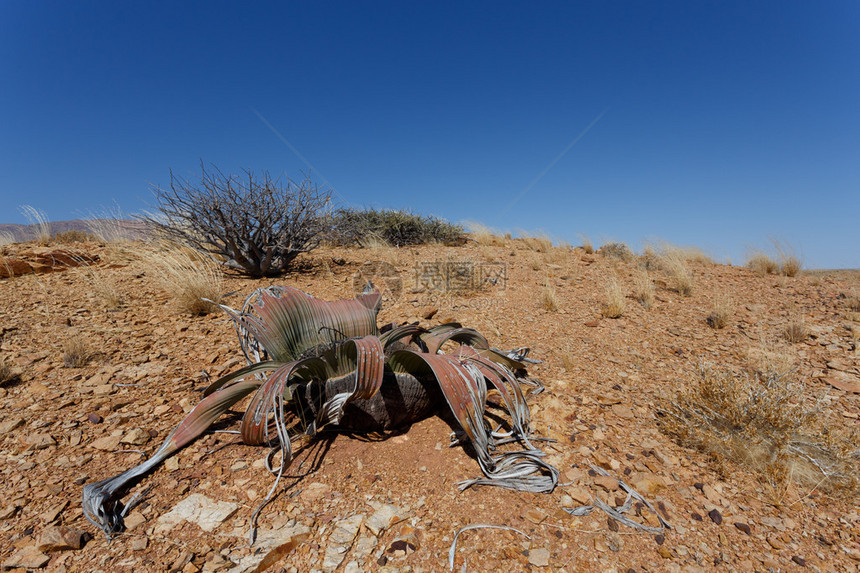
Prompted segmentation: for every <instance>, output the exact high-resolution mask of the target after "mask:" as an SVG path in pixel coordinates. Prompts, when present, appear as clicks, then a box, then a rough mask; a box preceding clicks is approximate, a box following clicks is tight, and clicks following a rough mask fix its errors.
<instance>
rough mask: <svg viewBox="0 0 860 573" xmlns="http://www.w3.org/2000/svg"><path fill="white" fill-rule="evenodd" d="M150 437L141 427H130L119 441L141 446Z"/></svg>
mask: <svg viewBox="0 0 860 573" xmlns="http://www.w3.org/2000/svg"><path fill="white" fill-rule="evenodd" d="M149 439H150V436H149V432H147V431H146V430H144V429H143V428H132V429H131V430H129V431H128V433H126V435H124V436H123V437H122V439H121V440H120V443H123V444H130V445H132V446H142V445H143V444H145V443H146V442H148V441H149Z"/></svg>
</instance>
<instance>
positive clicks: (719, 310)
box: [706, 294, 735, 330]
mask: <svg viewBox="0 0 860 573" xmlns="http://www.w3.org/2000/svg"><path fill="white" fill-rule="evenodd" d="M734 312H735V304H734V301H733V300H732V299H731V297H729V296H726V295H724V294H718V295H717V296H715V297H714V301H713V305H712V308H711V314H709V315H708V318H707V319H706V322H707V323H708V326H710V327H711V328H713V329H715V330H719V329H722V328H725V327H726V325H727V324H728V323H729V320H731V318H732V316H733V315H734Z"/></svg>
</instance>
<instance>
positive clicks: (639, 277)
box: [633, 269, 654, 309]
mask: <svg viewBox="0 0 860 573" xmlns="http://www.w3.org/2000/svg"><path fill="white" fill-rule="evenodd" d="M633 296H634V298H636V300H637V301H639V304H641V305H642V306H644V307H645V308H646V309H647V308H651V306H652V305H653V304H654V281H652V280H651V276H650V275H649V274H648V271H646V270H645V269H640V270H639V271H637V272H636V273H635V274H634V275H633Z"/></svg>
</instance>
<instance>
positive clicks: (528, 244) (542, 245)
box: [520, 232, 552, 253]
mask: <svg viewBox="0 0 860 573" xmlns="http://www.w3.org/2000/svg"><path fill="white" fill-rule="evenodd" d="M520 237H521V238H520V241H521V242H522V244H523V245H524V246H525V248H526V249H528V250H530V251H535V252H537V253H546V252H549V251H550V250H552V239H550V238H549V237H547V236H546V235H534V236H533V235H529V234H528V233H525V232H520Z"/></svg>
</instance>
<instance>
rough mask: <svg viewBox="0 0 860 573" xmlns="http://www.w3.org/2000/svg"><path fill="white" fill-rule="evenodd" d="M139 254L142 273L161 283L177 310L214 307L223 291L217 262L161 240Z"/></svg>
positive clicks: (193, 311) (204, 310) (195, 311)
mask: <svg viewBox="0 0 860 573" xmlns="http://www.w3.org/2000/svg"><path fill="white" fill-rule="evenodd" d="M141 256H142V260H143V264H144V267H145V270H146V273H147V274H151V275H152V276H153V277H154V278H155V279H156V280H157V281H158V282H159V283H160V284H161V287H162V288H163V289H164V290H165V291H167V292H168V294H169V295H170V296H171V297H172V298H173V300H174V301H175V303H176V306H177V308H178V309H179V310H180V311H181V312H186V313H188V314H191V315H192V316H199V315H203V314H207V313H209V312H212V311H215V310H217V309H218V303H220V302H221V297H222V294H223V292H224V274H223V273H222V272H221V267H220V265H219V264H218V263H217V262H215V261H213V260H212V259H210V258H209V257H207V256H205V255H201V254H199V253H197V252H196V251H194V250H192V249H189V248H186V247H182V246H180V245H177V244H170V243H166V244H165V243H162V244H161V245H159V246H158V247H157V248H156V249H154V250H151V251H145V252H143V253H142V255H141ZM204 299H207V300H204ZM209 301H211V302H209Z"/></svg>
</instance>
